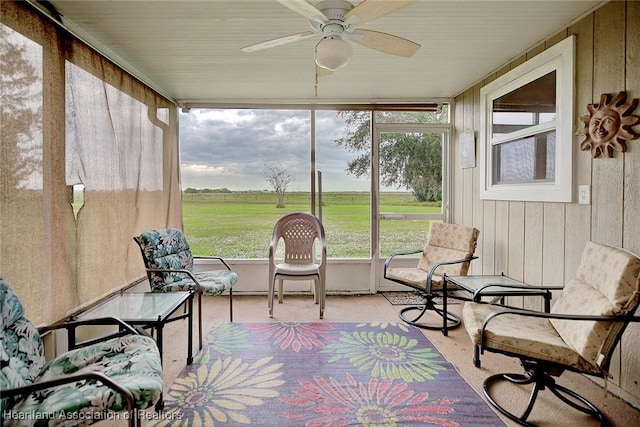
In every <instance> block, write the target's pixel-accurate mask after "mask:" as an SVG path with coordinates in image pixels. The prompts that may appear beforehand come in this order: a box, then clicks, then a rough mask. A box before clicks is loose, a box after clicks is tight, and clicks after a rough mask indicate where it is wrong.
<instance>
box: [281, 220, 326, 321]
mask: <svg viewBox="0 0 640 427" xmlns="http://www.w3.org/2000/svg"><path fill="white" fill-rule="evenodd" d="M280 240H282V241H283V242H284V259H283V260H279V259H276V250H277V248H278V243H279V242H280ZM316 240H317V241H319V242H320V247H321V255H320V259H319V260H317V259H316V257H315V253H314V247H315V245H316ZM326 266H327V240H326V238H325V234H324V227H323V226H322V223H321V222H320V220H319V219H318V218H317V217H316V216H314V215H311V214H308V213H303V212H294V213H290V214H287V215H284V216H283V217H282V218H280V219H279V220H278V221H277V222H276V224H275V226H274V228H273V235H272V237H271V244H270V245H269V317H273V297H274V291H275V282H276V279H277V280H278V303H280V304H282V289H283V282H284V280H309V279H312V280H313V281H314V283H315V303H316V304H319V305H320V318H321V319H322V318H323V316H324V301H325V296H326V287H325V270H326Z"/></svg>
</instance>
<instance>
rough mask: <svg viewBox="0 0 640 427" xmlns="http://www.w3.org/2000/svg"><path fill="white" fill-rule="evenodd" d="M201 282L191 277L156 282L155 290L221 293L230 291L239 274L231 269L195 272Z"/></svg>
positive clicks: (205, 293)
mask: <svg viewBox="0 0 640 427" xmlns="http://www.w3.org/2000/svg"><path fill="white" fill-rule="evenodd" d="M193 275H194V276H195V277H196V280H197V281H198V283H199V284H200V286H199V287H198V285H196V283H195V282H194V281H193V280H191V279H188V278H187V279H183V280H176V281H173V282H170V283H166V284H162V285H160V284H159V283H156V285H155V286H154V288H153V292H174V291H198V292H201V293H202V295H210V296H212V295H220V294H222V293H223V292H225V291H228V290H229V289H231V288H232V287H233V285H234V284H235V283H236V282H237V281H238V275H237V274H236V273H235V272H233V271H229V270H212V271H203V272H201V273H193Z"/></svg>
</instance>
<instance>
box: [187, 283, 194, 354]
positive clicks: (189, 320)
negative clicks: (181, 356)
mask: <svg viewBox="0 0 640 427" xmlns="http://www.w3.org/2000/svg"><path fill="white" fill-rule="evenodd" d="M187 306H188V307H187V310H189V313H188V314H187V324H188V329H189V332H187V365H191V363H192V362H193V354H192V353H193V293H192V294H191V295H190V296H189V299H188V302H187Z"/></svg>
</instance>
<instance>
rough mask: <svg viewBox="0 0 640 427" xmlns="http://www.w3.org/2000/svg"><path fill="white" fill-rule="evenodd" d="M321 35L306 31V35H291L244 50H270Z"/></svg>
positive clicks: (244, 48) (253, 45)
mask: <svg viewBox="0 0 640 427" xmlns="http://www.w3.org/2000/svg"><path fill="white" fill-rule="evenodd" d="M320 35H321V34H320V33H315V32H313V31H306V32H304V33H298V34H291V35H289V36H284V37H278V38H277V39H273V40H267V41H264V42H260V43H257V44H252V45H250V46H245V47H243V48H242V50H243V51H244V52H255V51H256V50H262V49H269V48H271V47H276V46H282V45H283V44H288V43H293V42H297V41H300V40H304V39H308V38H310V37H315V36H320Z"/></svg>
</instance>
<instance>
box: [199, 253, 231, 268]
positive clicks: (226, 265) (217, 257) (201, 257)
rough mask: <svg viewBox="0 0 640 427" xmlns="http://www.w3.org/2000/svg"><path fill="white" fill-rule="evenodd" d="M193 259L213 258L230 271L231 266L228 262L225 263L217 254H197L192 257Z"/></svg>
mask: <svg viewBox="0 0 640 427" xmlns="http://www.w3.org/2000/svg"><path fill="white" fill-rule="evenodd" d="M194 259H215V260H218V261H220V262H221V263H222V264H223V265H224V266H225V267H226V268H227V270H229V271H231V267H229V264H227V262H226V261H225V260H224V259H222V258H221V257H219V256H197V257H194Z"/></svg>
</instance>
